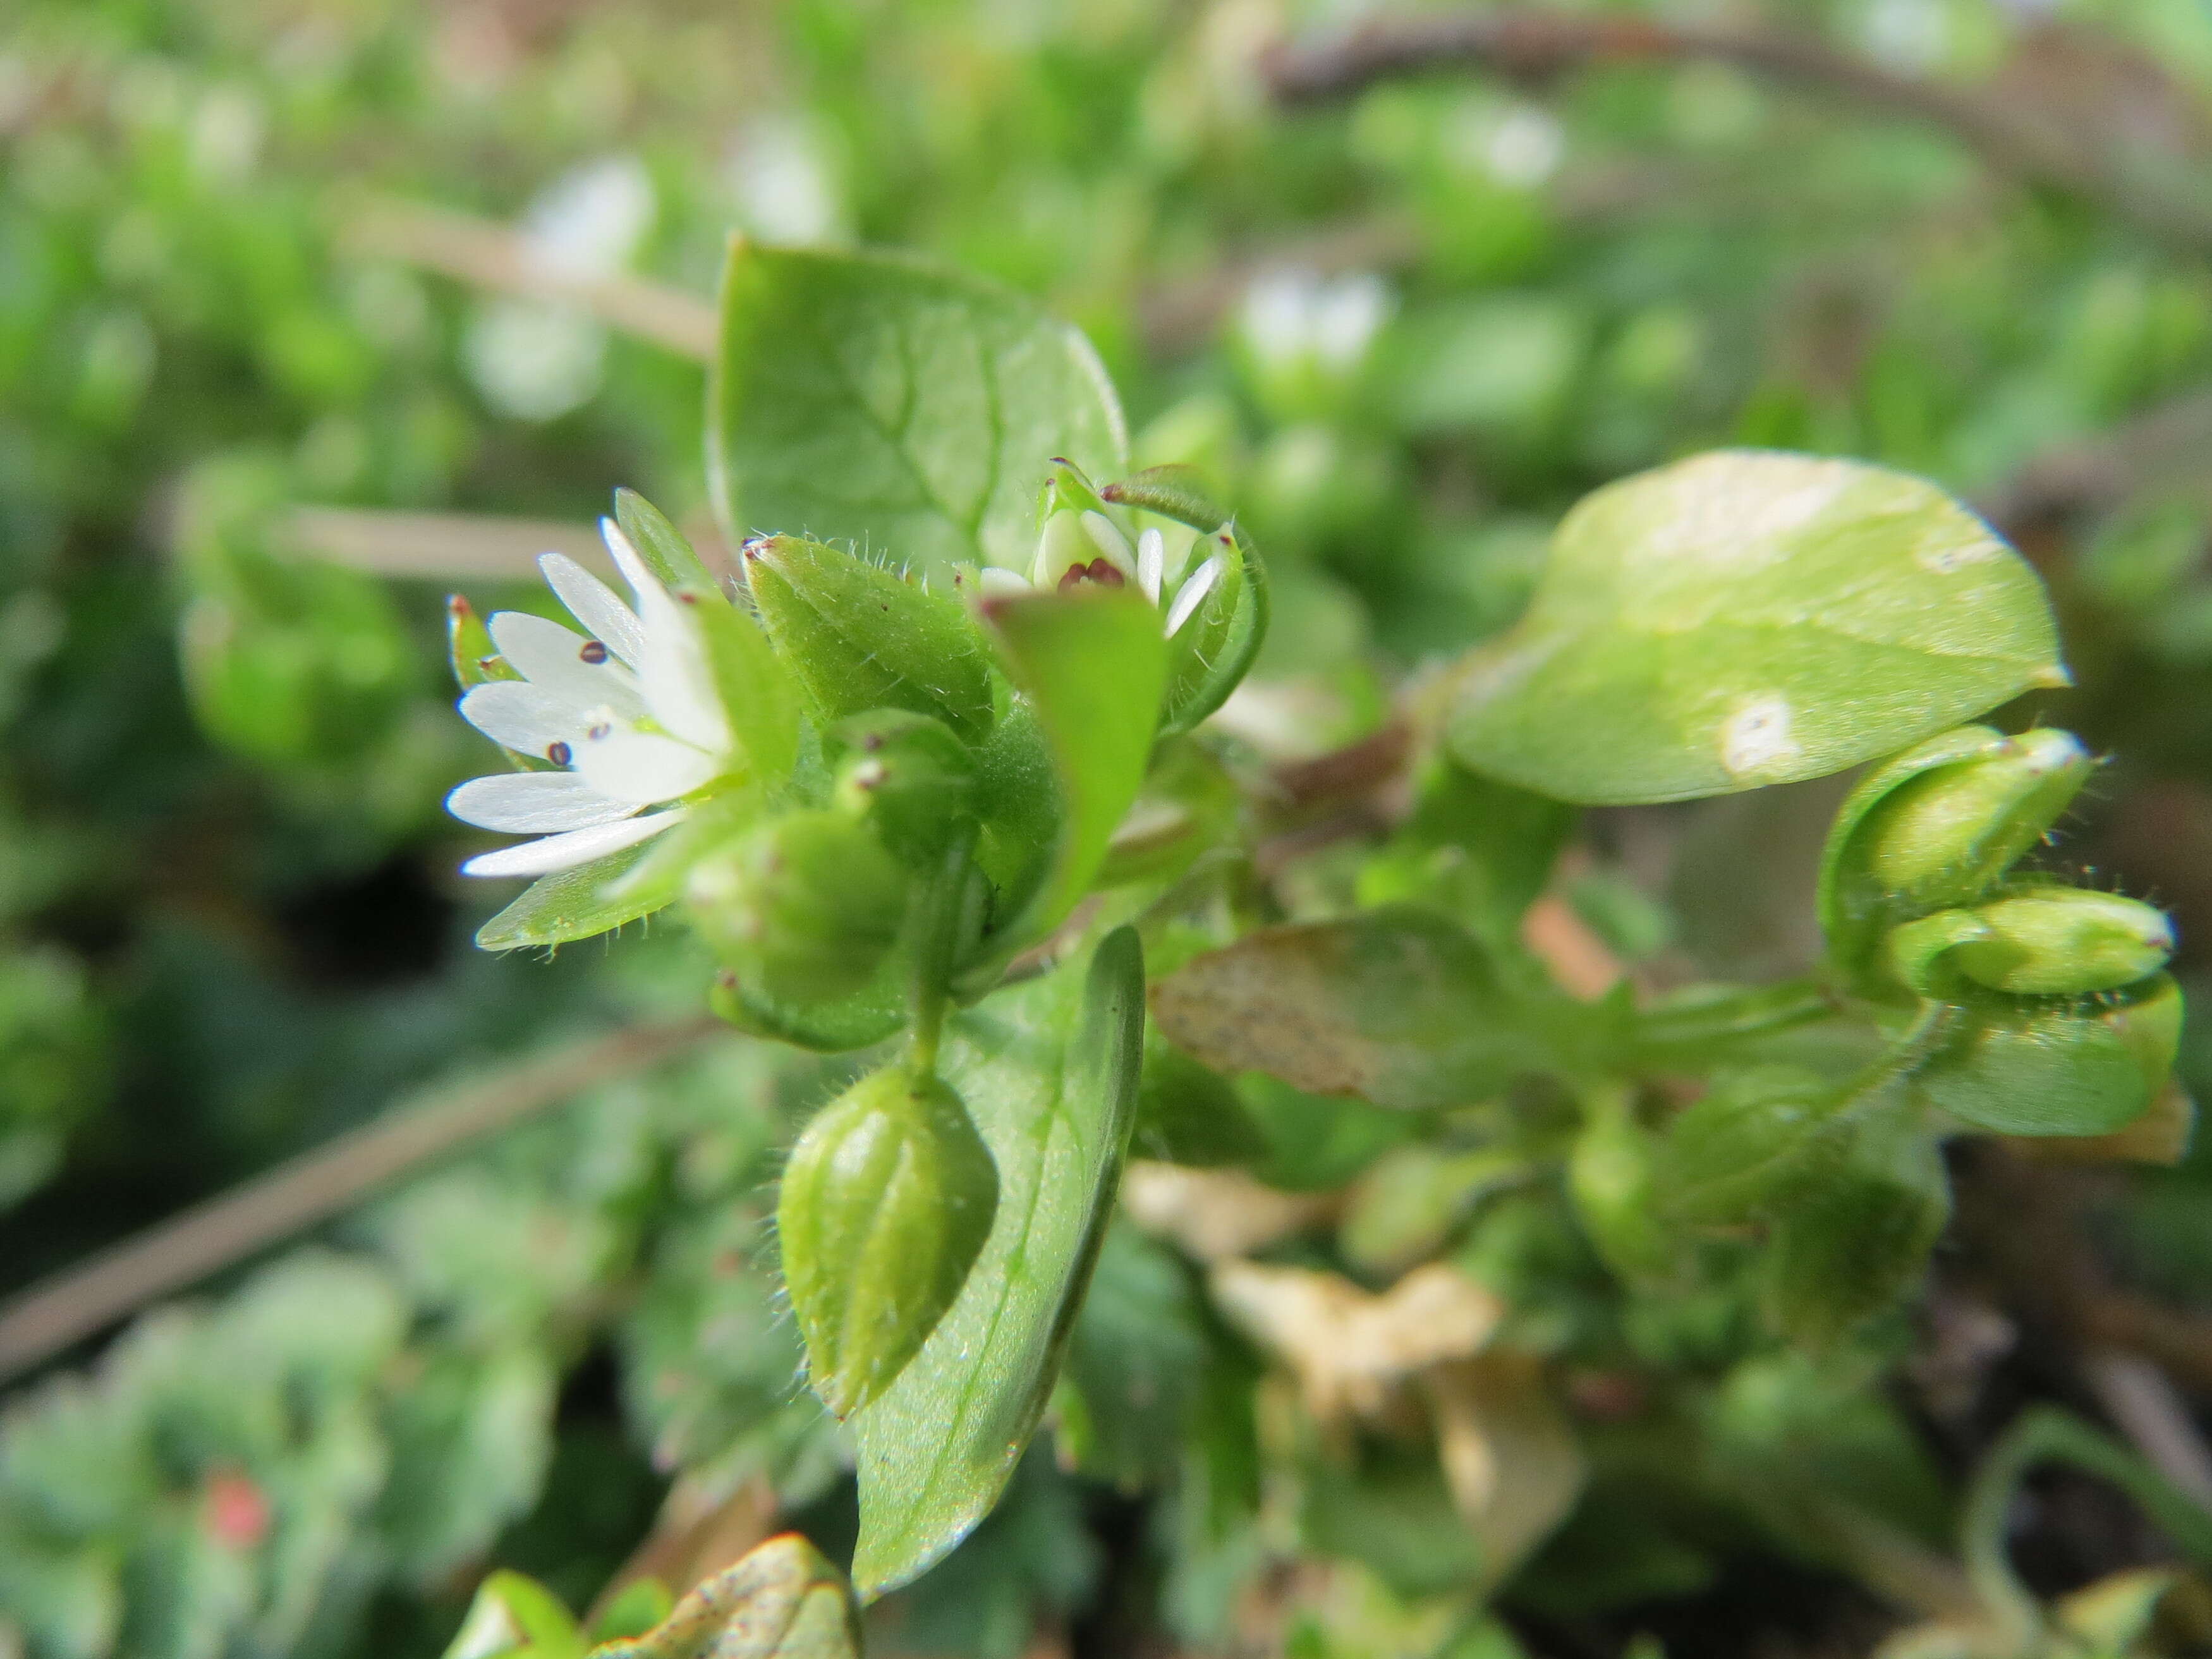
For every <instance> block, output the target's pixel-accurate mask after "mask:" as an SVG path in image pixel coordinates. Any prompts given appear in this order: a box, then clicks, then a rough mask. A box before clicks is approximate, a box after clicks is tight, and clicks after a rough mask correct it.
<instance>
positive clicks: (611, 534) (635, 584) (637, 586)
mask: <svg viewBox="0 0 2212 1659" xmlns="http://www.w3.org/2000/svg"><path fill="white" fill-rule="evenodd" d="M599 539H600V540H601V541H603V542H605V544H607V551H608V553H609V554H610V555H611V556H613V559H614V562H615V568H616V569H617V570H619V571H621V572H622V574H623V580H624V581H626V582H628V583H629V591H630V592H633V593H635V594H636V595H637V602H638V608H639V610H640V611H643V610H644V607H645V596H646V593H647V590H651V591H652V592H656V593H657V592H659V591H660V581H659V578H658V577H656V576H655V575H654V574H653V572H652V570H651V569H650V568H647V564H646V562H645V557H644V556H643V555H642V554H641V553H640V552H639V551H638V550H637V544H636V543H635V542H633V541H631V540H630V538H629V532H626V531H624V530H623V527H622V526H620V525H618V524H617V523H616V522H615V521H614V520H613V519H612V518H611V517H609V518H602V519H601V520H599Z"/></svg>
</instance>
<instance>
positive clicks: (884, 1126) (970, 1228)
mask: <svg viewBox="0 0 2212 1659" xmlns="http://www.w3.org/2000/svg"><path fill="white" fill-rule="evenodd" d="M998 1201H999V1177H998V1170H997V1169H996V1167H995V1165H994V1164H993V1163H992V1161H991V1152H990V1148H989V1147H987V1146H985V1145H984V1144H983V1138H982V1137H981V1135H980V1134H978V1133H976V1131H975V1124H974V1123H973V1122H972V1121H970V1120H969V1116H968V1111H967V1108H966V1107H965V1106H964V1105H963V1103H962V1102H961V1099H960V1097H959V1096H958V1095H957V1094H956V1093H955V1092H954V1091H952V1089H951V1087H950V1086H948V1085H945V1083H943V1082H941V1081H939V1079H936V1078H933V1077H916V1076H915V1075H913V1074H912V1073H908V1072H906V1071H903V1070H900V1069H896V1068H895V1069H892V1070H888V1071H882V1072H878V1073H874V1074H873V1075H872V1076H869V1077H866V1078H863V1079H861V1080H860V1082H858V1083H856V1084H854V1085H853V1086H852V1087H851V1088H850V1089H848V1091H846V1092H845V1093H844V1094H843V1095H842V1096H840V1097H838V1098H837V1099H836V1101H834V1102H832V1103H830V1104H829V1106H827V1107H824V1108H823V1110H822V1111H821V1112H820V1113H819V1114H818V1115H817V1116H816V1117H815V1119H814V1121H812V1122H811V1123H810V1124H808V1125H807V1126H806V1133H804V1134H803V1135H801V1136H800V1137H799V1144H798V1145H797V1146H795V1147H793V1149H792V1153H791V1162H790V1164H788V1165H787V1167H786V1168H785V1170H784V1175H783V1190H782V1194H781V1198H780V1200H779V1201H778V1205H777V1210H776V1225H777V1229H778V1231H779V1232H780V1234H781V1238H782V1242H783V1272H784V1279H785V1281H786V1283H787V1285H789V1286H790V1289H791V1305H792V1309H793V1312H794V1313H795V1314H797V1316H798V1318H799V1331H800V1333H801V1334H803V1335H804V1336H805V1339H806V1360H807V1370H808V1374H809V1376H810V1378H811V1381H812V1383H813V1385H814V1390H815V1392H816V1393H817V1394H818V1395H821V1396H822V1399H823V1402H824V1403H825V1404H827V1405H828V1406H829V1409H830V1410H831V1411H833V1412H835V1413H837V1415H838V1416H840V1417H843V1416H846V1415H848V1414H849V1413H852V1412H854V1411H856V1410H858V1409H859V1408H860V1407H862V1406H865V1405H866V1404H867V1402H868V1401H871V1400H872V1399H874V1398H875V1397H876V1396H877V1395H879V1394H881V1393H882V1392H883V1391H884V1389H885V1388H887V1387H889V1386H890V1383H891V1380H892V1379H893V1378H894V1377H896V1376H897V1375H898V1373H899V1371H900V1370H901V1369H902V1368H903V1367H904V1365H905V1364H906V1363H907V1361H908V1360H909V1359H911V1358H914V1355H915V1352H916V1351H917V1350H918V1349H920V1348H921V1345H922V1343H923V1342H924V1341H926V1340H927V1339H928V1336H929V1334H930V1332H931V1331H933V1330H934V1329H935V1328H936V1327H937V1322H938V1321H939V1320H940V1319H941V1318H943V1317H944V1316H945V1310H947V1309H949V1308H950V1307H951V1305H952V1302H953V1299H954V1297H957V1296H958V1295H959V1293H960V1287H961V1285H963V1283H964V1282H965V1281H966V1279H967V1277H968V1273H969V1268H970V1267H973V1266H974V1265H975V1258H976V1256H977V1255H980V1254H981V1251H982V1249H983V1241H984V1240H985V1239H986V1238H987V1237H989V1236H990V1231H991V1218H992V1216H993V1214H994V1212H995V1211H996V1209H997V1207H998Z"/></svg>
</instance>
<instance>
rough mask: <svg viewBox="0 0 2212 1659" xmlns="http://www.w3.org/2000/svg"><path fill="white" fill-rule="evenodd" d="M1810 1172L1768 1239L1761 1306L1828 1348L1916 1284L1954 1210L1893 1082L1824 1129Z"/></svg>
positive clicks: (1790, 1331) (1916, 1121)
mask: <svg viewBox="0 0 2212 1659" xmlns="http://www.w3.org/2000/svg"><path fill="white" fill-rule="evenodd" d="M1814 1139H1815V1140H1816V1141H1817V1142H1818V1143H1819V1145H1818V1146H1817V1148H1816V1149H1815V1150H1814V1151H1813V1152H1812V1153H1811V1154H1810V1158H1811V1160H1812V1161H1813V1162H1814V1163H1816V1164H1817V1173H1815V1172H1814V1170H1811V1169H1808V1170H1806V1171H1805V1172H1804V1174H1803V1176H1802V1178H1801V1179H1800V1180H1798V1181H1796V1182H1793V1183H1792V1184H1791V1188H1790V1194H1789V1201H1788V1203H1787V1204H1785V1205H1781V1206H1777V1208H1776V1210H1775V1212H1774V1215H1773V1219H1772V1231H1771V1233H1770V1234H1769V1236H1768V1239H1767V1251H1766V1263H1765V1266H1766V1303H1767V1308H1768V1310H1769V1312H1770V1313H1771V1315H1772V1316H1773V1318H1774V1322H1775V1323H1776V1324H1777V1325H1778V1327H1780V1328H1781V1329H1782V1331H1783V1333H1784V1334H1785V1335H1787V1336H1789V1337H1790V1339H1791V1340H1795V1341H1798V1342H1803V1343H1807V1344H1809V1345H1811V1346H1815V1347H1820V1346H1826V1345H1828V1344H1830V1343H1832V1342H1833V1341H1835V1340H1837V1339H1838V1338H1839V1337H1841V1336H1842V1335H1844V1334H1845V1333H1846V1332H1847V1331H1849V1330H1850V1328H1852V1327H1853V1326H1855V1325H1857V1324H1858V1323H1859V1322H1861V1321H1863V1320H1865V1319H1867V1318H1869V1317H1871V1316H1873V1315H1875V1314H1877V1313H1880V1312H1881V1310H1884V1309H1885V1308H1887V1307H1888V1306H1889V1305H1890V1304H1892V1303H1893V1302H1894V1301H1895V1300H1896V1299H1897V1298H1898V1297H1900V1296H1902V1295H1903V1294H1904V1293H1905V1291H1906V1290H1907V1289H1908V1288H1909V1287H1910V1286H1911V1285H1912V1284H1913V1282H1914V1281H1915V1280H1916V1279H1918V1277H1919V1275H1920V1273H1921V1271H1922V1269H1923V1267H1925V1266H1926V1265H1927V1261H1928V1252H1929V1250H1931V1249H1934V1248H1935V1244H1936V1237H1938V1235H1940V1234H1941V1233H1942V1231H1943V1224H1944V1223H1945V1221H1947V1220H1948V1218H1949V1217H1950V1213H1951V1188H1950V1182H1949V1179H1948V1176H1946V1174H1945V1172H1944V1168H1943V1158H1942V1152H1941V1151H1940V1150H1939V1149H1938V1147H1937V1146H1936V1141H1935V1139H1934V1137H1933V1136H1931V1135H1930V1134H1929V1133H1927V1131H1926V1130H1925V1128H1924V1127H1923V1125H1922V1123H1921V1114H1920V1113H1919V1112H1918V1111H1917V1110H1916V1109H1914V1108H1913V1105H1912V1098H1911V1094H1910V1092H1909V1091H1907V1090H1906V1089H1905V1088H1904V1087H1903V1086H1902V1085H1901V1083H1900V1082H1899V1080H1897V1079H1888V1080H1887V1081H1885V1082H1883V1083H1881V1084H1879V1085H1875V1086H1873V1087H1871V1088H1869V1089H1868V1090H1866V1091H1864V1092H1863V1094H1861V1095H1859V1096H1858V1097H1855V1098H1853V1099H1851V1100H1850V1101H1849V1102H1848V1103H1846V1105H1845V1106H1844V1109H1843V1110H1842V1112H1841V1113H1839V1114H1838V1115H1837V1116H1836V1117H1833V1118H1832V1119H1831V1120H1830V1121H1828V1122H1827V1123H1826V1124H1824V1125H1823V1126H1822V1127H1821V1128H1820V1131H1819V1132H1818V1133H1817V1134H1816V1135H1815V1137H1814Z"/></svg>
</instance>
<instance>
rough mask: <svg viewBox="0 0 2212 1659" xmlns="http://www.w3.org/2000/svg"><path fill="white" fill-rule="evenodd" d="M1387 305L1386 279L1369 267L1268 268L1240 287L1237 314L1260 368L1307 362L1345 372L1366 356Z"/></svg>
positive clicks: (1387, 311) (1384, 319) (1385, 317)
mask: <svg viewBox="0 0 2212 1659" xmlns="http://www.w3.org/2000/svg"><path fill="white" fill-rule="evenodd" d="M1391 309H1392V302H1391V295H1390V288H1389V284H1388V283H1385V282H1384V281H1383V279H1382V277H1380V276H1377V275H1376V274H1375V272H1373V271H1371V270H1357V271H1352V272H1351V273H1350V274H1348V275H1346V276H1337V277H1323V276H1318V275H1316V273H1315V272H1313V271H1310V270H1270V271H1264V272H1262V273H1261V275H1260V276H1256V277H1255V278H1254V279H1253V281H1252V285H1251V287H1250V288H1249V289H1246V290H1245V293H1244V307H1243V312H1242V313H1240V315H1239V317H1238V319H1237V320H1238V324H1239V331H1240V332H1241V333H1242V335H1243V340H1244V343H1245V346H1246V348H1247V349H1249V351H1250V352H1251V353H1252V356H1254V358H1255V359H1256V360H1257V361H1258V362H1260V363H1261V365H1262V366H1263V367H1264V368H1271V369H1289V368H1298V367H1301V366H1303V365H1304V364H1306V363H1309V362H1310V363H1312V364H1314V365H1315V366H1316V367H1319V368H1323V369H1325V370H1328V371H1330V372H1331V373H1334V374H1346V373H1348V372H1350V371H1351V370H1352V369H1354V368H1358V366H1359V363H1360V361H1361V360H1362V359H1363V358H1364V357H1365V356H1366V355H1367V348H1368V347H1369V346H1370V344H1372V343H1374V339H1375V336H1376V334H1377V333H1378V332H1380V331H1381V330H1382V327H1383V324H1384V323H1386V322H1388V321H1389V318H1390V312H1391Z"/></svg>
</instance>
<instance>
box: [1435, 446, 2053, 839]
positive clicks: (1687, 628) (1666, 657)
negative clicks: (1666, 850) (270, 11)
mask: <svg viewBox="0 0 2212 1659" xmlns="http://www.w3.org/2000/svg"><path fill="white" fill-rule="evenodd" d="M2066 683H2067V674H2066V670H2065V668H2064V667H2063V665H2061V663H2060V661H2059V659H2058V645H2057V630H2056V628H2055V626H2054V624H2053V623H2052V620H2051V607H2050V604H2049V601H2048V599H2046V598H2045V594H2044V591H2043V584H2042V583H2041V581H2040V580H2038V578H2037V577H2036V574H2035V573H2034V572H2033V570H2031V569H2030V568H2028V567H2027V563H2026V562H2024V561H2023V560H2021V557H2020V556H2018V555H2017V554H2015V552H2013V550H2011V549H2010V548H2008V547H2007V546H2006V545H2005V544H2004V543H2003V542H2002V541H2001V540H2000V539H1999V538H1997V536H1996V532H1993V531H1992V530H1990V527H1989V526H1987V525H1985V524H1984V523H1983V522H1982V521H1981V520H1979V519H1978V518H1976V517H1975V516H1974V515H1973V514H1972V513H1969V512H1968V511H1967V510H1966V508H1965V507H1961V506H1960V504H1959V503H1958V502H1956V501H1954V500H1952V499H1951V498H1950V497H1949V496H1948V495H1945V494H1944V493H1943V492H1942V490H1940V489H1936V486H1935V485H1933V484H1930V483H1926V482H1925V481H1924V480H1922V479H1919V478H1915V477H1909V476H1907V475H1905V474H1904V473H1901V472H1893V471H1889V470H1888V469H1887V468H1884V467H1878V466H1869V465H1863V464H1862V463H1859V462H1856V461H1839V460H1823V459H1816V458H1814V457H1812V456H1807V455H1790V454H1782V453H1771V452H1762V451H1747V450H1723V451H1720V452H1717V453H1712V454H1709V455H1699V456H1695V457H1693V458H1692V459H1689V460H1686V461H1681V462H1678V463H1676V464H1675V465H1672V466H1667V467H1662V468H1659V469H1658V470H1656V471H1650V472H1645V473H1640V474H1638V476H1637V477H1632V478H1626V479H1623V480H1622V481H1621V482H1620V483H1615V484H1612V485H1608V486H1607V488H1605V489H1601V490H1599V491H1597V492H1596V493H1595V495H1590V496H1589V497H1587V498H1586V499H1584V500H1583V501H1582V502H1581V503H1580V504H1579V505H1578V506H1577V507H1575V509H1574V510H1573V511H1572V512H1571V513H1568V515H1567V516H1566V518H1565V520H1564V521H1563V522H1562V523H1561V524H1560V526H1559V532H1558V534H1557V535H1556V536H1555V537H1554V538H1553V543H1552V550H1551V556H1550V559H1549V561H1548V562H1547V565H1546V567H1545V570H1544V574H1543V578H1542V580H1541V582H1540V583H1539V585H1538V586H1537V590H1536V594H1535V598H1534V600H1533V601H1532V602H1531V604H1530V605H1529V607H1528V614H1527V615H1526V616H1525V617H1522V620H1521V622H1520V623H1519V625H1518V626H1516V628H1514V629H1512V630H1511V631H1510V633H1508V634H1507V635H1504V638H1502V639H1500V640H1498V641H1496V642H1494V643H1493V644H1491V645H1488V646H1486V647H1483V648H1482V649H1481V650H1480V651H1478V652H1477V653H1475V654H1474V656H1473V657H1471V658H1470V659H1468V664H1467V665H1466V668H1465V670H1464V671H1463V674H1462V680H1461V684H1460V686H1459V688H1458V691H1457V696H1456V701H1455V706H1454V708H1453V710H1452V714H1451V718H1450V723H1449V728H1448V732H1447V742H1448V744H1449V747H1450V749H1451V750H1452V752H1453V754H1454V755H1455V756H1456V757H1458V758H1459V759H1460V760H1461V761H1462V762H1463V763H1465V764H1467V765H1468V766H1470V767H1472V768H1474V769H1476V770H1478V771H1480V772H1485V773H1487V774H1489V775H1492V776H1493V777H1498V778H1503V779H1504V780H1506V781H1509V782H1512V783H1516V784H1520V785H1522V787H1526V788H1530V789H1535V790H1540V791H1541V792H1542V793H1546V794H1548V795H1553V796H1557V797H1559V798H1560V799H1565V800H1573V801H1587V802H1591V803H1599V804H1610V803H1621V802H1632V801H1661V800H1684V799H1692V798H1694V797H1697V796H1701V795H1718V794H1727V793H1732V792H1734V791H1736V790H1741V789H1751V788H1756V787H1759V786H1761V785H1764V784H1770V783H1787V782H1791V781H1796V780H1797V779H1801V778H1812V777H1819V776H1821V775H1824V774H1826V773H1830V772H1836V771H1840V770H1842V769H1844V768H1845V767H1847V766H1854V765H1857V763H1860V762H1862V761H1866V760H1871V759H1873V758H1874V757H1876V756H1878V755H1885V754H1890V753H1893V752H1895V751H1896V750H1899V749H1902V748H1904V747H1905V746H1906V745H1907V744H1911V743H1914V742H1916V741H1917V740H1918V739H1920V738H1924V737H1926V736H1927V735H1928V734H1929V733H1930V732H1938V731H1941V730H1942V729H1943V728H1944V727H1946V726H1955V725H1957V724H1958V723H1959V722H1960V721H1962V720H1971V719H1972V717H1973V716H1975V715H1976V714H1980V713H1982V712H1983V711H1984V710H1986V709H1989V708H1994V707H1996V705H1997V704H1999V703H2002V702H2006V701H2007V700H2008V699H2010V698H2012V697H2015V696H2018V695H2019V694H2020V693H2021V692H2023V691H2026V690H2030V689H2031V688H2033V687H2036V686H2056V685H2063V684H2066Z"/></svg>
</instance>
